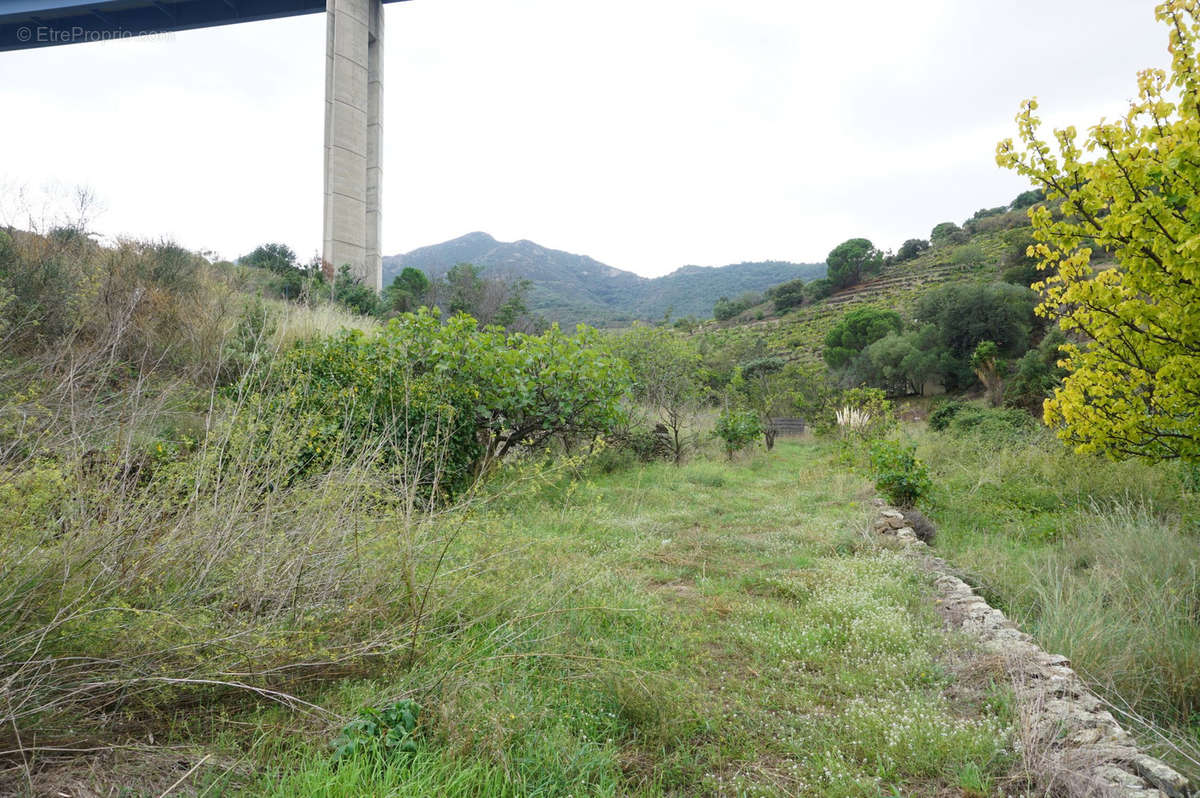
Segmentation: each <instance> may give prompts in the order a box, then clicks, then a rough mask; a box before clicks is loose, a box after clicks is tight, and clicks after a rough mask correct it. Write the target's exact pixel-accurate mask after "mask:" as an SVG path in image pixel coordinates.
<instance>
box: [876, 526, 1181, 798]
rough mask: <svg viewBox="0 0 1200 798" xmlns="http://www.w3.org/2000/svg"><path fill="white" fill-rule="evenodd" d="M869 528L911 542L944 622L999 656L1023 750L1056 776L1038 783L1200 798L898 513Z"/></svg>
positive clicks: (1063, 662) (1071, 791)
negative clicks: (1009, 681)
mask: <svg viewBox="0 0 1200 798" xmlns="http://www.w3.org/2000/svg"><path fill="white" fill-rule="evenodd" d="M874 530H875V533H876V534H880V535H885V536H891V537H895V538H896V539H897V540H899V541H901V542H903V543H905V544H906V545H908V546H909V547H911V548H910V551H911V552H912V553H913V554H914V556H917V557H919V558H920V559H921V561H922V564H923V565H924V567H925V568H926V569H928V570H929V571H930V572H931V573H933V574H934V576H935V585H936V587H937V591H938V598H937V602H938V609H939V611H940V613H941V615H942V617H943V618H944V619H945V621H946V624H947V626H949V627H951V628H954V629H961V630H963V631H965V632H968V633H970V634H972V635H974V636H975V637H977V638H978V639H979V641H980V643H981V645H982V647H983V648H984V649H985V650H987V651H989V652H991V653H993V654H996V655H998V656H999V657H1000V658H1001V659H1002V661H1003V662H1004V665H1005V668H1006V669H1007V671H1008V673H1009V674H1010V676H1011V677H1012V681H1013V688H1014V690H1015V691H1016V698H1017V703H1018V706H1019V709H1020V712H1021V715H1022V718H1023V725H1024V726H1025V728H1026V729H1027V730H1028V733H1027V734H1026V735H1025V736H1026V739H1024V740H1023V741H1022V742H1023V744H1024V745H1025V747H1026V751H1027V752H1028V751H1029V750H1030V748H1031V747H1032V749H1033V750H1034V752H1036V755H1037V758H1038V763H1039V767H1038V770H1039V773H1040V775H1041V776H1042V777H1043V778H1045V779H1048V780H1050V781H1053V782H1054V783H1053V784H1050V785H1043V786H1045V787H1047V788H1051V789H1054V790H1055V791H1056V792H1055V794H1058V793H1059V792H1061V793H1065V794H1066V795H1069V796H1072V797H1074V796H1081V797H1082V796H1098V797H1102V798H1109V797H1110V796H1111V798H1200V793H1197V792H1196V791H1195V790H1194V789H1193V788H1192V787H1191V786H1190V785H1189V784H1188V780H1187V779H1186V778H1184V777H1183V776H1182V775H1180V774H1179V773H1177V772H1175V771H1174V770H1173V769H1172V768H1171V767H1169V766H1168V765H1167V764H1165V763H1164V762H1162V761H1161V760H1158V759H1155V758H1153V757H1151V756H1147V755H1146V754H1144V753H1142V752H1141V751H1139V750H1138V748H1137V744H1136V743H1135V742H1134V740H1133V738H1132V737H1131V736H1130V735H1129V734H1128V732H1126V731H1125V730H1124V729H1122V728H1121V725H1120V724H1119V723H1117V720H1116V718H1114V717H1113V716H1112V713H1111V712H1109V711H1108V710H1107V709H1105V708H1104V703H1103V702H1102V701H1101V700H1100V699H1099V698H1098V697H1097V696H1096V695H1095V694H1094V693H1093V692H1092V691H1091V690H1089V689H1088V687H1087V686H1086V685H1085V684H1084V683H1083V680H1082V679H1080V678H1079V676H1078V675H1077V674H1076V673H1075V671H1074V670H1072V669H1071V666H1070V662H1068V660H1067V659H1066V658H1065V657H1062V656H1059V655H1056V654H1048V653H1046V652H1045V651H1043V650H1042V649H1041V648H1040V647H1039V646H1038V645H1037V644H1036V643H1035V642H1033V638H1031V637H1030V636H1029V635H1027V634H1025V633H1024V632H1022V631H1021V630H1019V629H1018V628H1017V627H1016V626H1015V625H1014V624H1013V623H1012V622H1011V621H1009V620H1008V619H1007V618H1006V617H1004V613H1003V612H1001V611H1000V610H997V609H995V608H993V607H991V606H989V605H988V603H987V602H986V601H984V600H983V598H981V597H980V596H979V595H978V594H977V593H975V591H974V590H972V589H971V586H970V585H968V584H967V583H966V582H964V581H962V580H961V579H959V578H958V577H957V576H955V575H954V574H953V573H952V572H951V568H950V566H949V564H947V562H946V561H945V560H943V559H941V558H940V557H934V556H933V555H932V554H930V553H929V549H928V547H927V546H926V545H925V544H924V543H922V542H921V541H919V540H917V537H916V533H915V532H914V531H913V529H912V527H910V526H909V525H908V524H907V522H906V521H905V519H904V514H903V513H901V512H900V511H899V510H895V509H892V508H887V507H884V508H882V509H880V510H879V514H878V516H877V517H876V519H875V522H874Z"/></svg>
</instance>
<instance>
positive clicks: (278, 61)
mask: <svg viewBox="0 0 1200 798" xmlns="http://www.w3.org/2000/svg"><path fill="white" fill-rule="evenodd" d="M1153 5H1154V3H1153V2H1152V0H1007V1H1006V2H1002V3H984V2H977V1H976V0H954V1H953V2H951V0H944V1H942V2H937V0H924V1H921V2H917V1H916V0H913V1H912V2H899V1H898V0H883V1H880V2H862V1H860V2H855V3H840V2H834V1H833V0H827V1H826V2H807V1H806V0H720V1H718V0H604V1H603V2H600V1H599V0H593V2H579V1H578V0H413V1H412V2H408V3H397V4H392V5H388V6H387V12H386V13H387V22H386V30H387V34H386V36H387V39H386V56H385V58H386V61H385V65H386V81H385V92H386V93H385V101H384V137H385V138H384V150H385V152H384V216H383V219H384V223H383V224H384V229H383V241H384V251H385V252H386V253H388V254H393V253H398V252H404V251H407V250H410V249H413V248H415V247H418V246H423V245H426V244H432V243H436V242H439V241H442V240H445V239H448V238H452V237H455V236H458V235H461V234H463V233H467V232H470V231H473V230H484V231H486V232H489V233H491V234H492V235H494V236H496V237H497V238H499V239H501V240H515V239H518V238H528V239H532V240H534V241H537V242H538V243H540V244H544V245H546V246H550V247H555V248H558V249H565V250H568V251H572V252H578V253H583V254H587V255H591V256H592V257H595V258H598V259H599V260H601V261H604V262H606V263H608V264H610V265H613V266H617V267H620V268H625V269H629V270H632V271H636V272H638V273H641V274H644V275H648V276H653V275H658V274H664V273H666V272H668V271H671V270H672V269H674V268H677V267H678V266H681V265H683V264H689V263H691V264H701V265H721V264H725V263H732V262H737V261H742V260H761V259H785V260H793V261H807V262H815V261H820V260H823V259H824V257H825V255H826V253H828V251H829V250H830V249H831V248H832V247H833V246H834V245H835V244H837V243H839V242H840V241H842V240H844V239H846V238H849V237H852V236H865V237H868V238H870V239H872V240H873V241H874V242H875V243H876V245H878V246H880V247H891V248H895V247H897V246H898V245H899V244H900V243H901V242H902V241H903V240H904V239H906V238H910V237H926V236H928V234H929V230H930V228H931V227H932V226H933V225H934V223H936V222H939V221H943V220H954V221H958V222H961V221H962V220H963V219H964V218H966V217H968V216H969V215H970V214H971V213H973V212H974V211H975V210H976V209H978V208H980V207H985V206H992V205H999V204H1003V203H1006V202H1008V201H1009V200H1010V199H1011V198H1012V197H1013V196H1015V195H1016V194H1017V193H1019V192H1020V191H1022V190H1024V189H1025V188H1026V187H1027V186H1025V185H1024V184H1023V183H1022V181H1021V180H1020V179H1019V178H1018V177H1016V176H1015V175H1013V174H1011V173H1008V172H1002V171H1000V170H999V169H998V168H997V167H996V166H995V164H994V161H993V154H994V149H995V144H996V141H997V140H998V139H1000V138H1002V137H1004V136H1008V135H1012V134H1013V132H1014V126H1013V123H1012V118H1013V116H1014V114H1015V113H1016V111H1017V107H1018V104H1019V102H1020V100H1021V99H1022V98H1024V97H1026V96H1030V95H1037V96H1038V98H1039V100H1040V102H1041V104H1042V108H1043V111H1044V112H1045V116H1046V119H1047V121H1048V123H1059V124H1063V123H1068V122H1070V123H1075V124H1077V125H1078V126H1079V128H1080V129H1081V130H1082V129H1084V128H1086V126H1088V125H1090V124H1092V123H1093V122H1095V121H1096V120H1097V119H1098V117H1100V116H1101V115H1108V116H1110V117H1111V116H1115V115H1117V114H1119V113H1121V112H1122V110H1123V109H1124V107H1125V105H1126V104H1127V101H1128V99H1129V98H1130V97H1132V96H1133V94H1134V91H1135V74H1136V71H1137V70H1138V69H1139V68H1144V67H1149V66H1166V65H1167V54H1166V33H1165V30H1164V29H1163V28H1161V26H1159V25H1158V24H1157V23H1155V22H1154V18H1153ZM324 38H325V21H324V17H323V15H320V14H318V15H312V16H305V17H297V18H291V19H284V20H275V21H270V22H262V23H253V24H246V25H234V26H226V27H221V28H210V29H206V30H200V31H189V32H185V33H179V34H175V35H174V36H173V37H170V38H168V39H165V40H162V39H156V40H147V41H123V42H110V43H94V44H80V45H71V46H65V47H54V48H49V49H43V50H33V51H23V52H16V53H0V109H3V118H4V121H3V123H2V124H0V192H3V193H2V194H0V212H2V213H5V214H7V215H8V217H9V218H8V219H0V222H5V221H7V222H8V223H16V224H22V222H23V220H22V219H21V218H12V217H13V216H14V214H15V213H19V211H14V207H15V206H16V205H17V204H18V203H16V201H15V196H16V194H15V191H16V190H17V189H18V188H20V187H24V188H25V189H27V190H28V191H29V192H30V194H31V195H32V196H34V197H36V198H39V199H36V200H35V202H34V205H36V206H37V207H38V208H41V207H42V204H43V200H42V199H40V198H44V197H45V196H47V194H49V195H54V194H55V193H56V192H58V191H60V190H62V189H69V188H71V187H73V186H76V185H84V186H88V187H90V188H92V189H93V190H94V191H95V192H96V194H97V195H98V196H99V197H100V199H101V201H102V207H103V208H104V212H103V213H102V214H101V215H100V216H99V217H98V218H97V219H96V220H95V223H94V227H95V228H96V229H97V230H99V231H101V232H103V233H105V234H108V235H118V234H123V235H133V236H138V237H154V238H158V237H163V236H165V237H170V238H173V239H174V240H176V241H177V242H178V243H180V244H183V245H184V246H187V247H190V248H193V249H210V250H213V251H215V252H217V253H218V254H220V255H222V256H225V257H234V256H236V255H238V254H242V253H245V252H247V251H249V250H250V249H252V248H253V247H254V246H256V245H257V244H259V243H262V242H264V241H284V242H286V243H288V244H290V245H291V246H292V247H294V248H295V249H296V250H297V252H298V253H299V254H300V255H301V256H302V257H308V256H310V255H312V254H313V253H314V252H316V251H317V250H318V248H319V247H320V242H321V204H322V175H321V168H322V146H323V138H322V137H323V112H324V106H323V92H324V54H325V41H324Z"/></svg>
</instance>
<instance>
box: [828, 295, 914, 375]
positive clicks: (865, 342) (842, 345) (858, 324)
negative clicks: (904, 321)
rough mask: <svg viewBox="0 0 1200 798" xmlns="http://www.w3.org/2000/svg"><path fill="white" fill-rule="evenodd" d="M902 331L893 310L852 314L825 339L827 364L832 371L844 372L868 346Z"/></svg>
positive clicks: (865, 309)
mask: <svg viewBox="0 0 1200 798" xmlns="http://www.w3.org/2000/svg"><path fill="white" fill-rule="evenodd" d="M900 327H901V321H900V314H899V313H897V312H896V311H894V310H883V309H881V308H858V309H856V310H852V311H850V312H849V313H847V314H846V315H845V316H842V318H841V319H840V320H839V321H838V323H837V324H835V325H833V327H832V328H830V330H829V332H828V333H827V334H826V335H825V351H824V353H823V354H824V357H825V362H826V363H828V364H829V367H830V368H835V369H839V368H844V367H846V366H848V365H849V364H850V362H851V361H852V360H854V358H855V357H857V356H858V353H859V352H861V351H862V350H863V349H865V348H866V347H867V346H869V345H870V344H873V343H875V342H876V341H878V340H879V339H880V338H883V337H884V336H885V335H887V334H888V333H898V332H900Z"/></svg>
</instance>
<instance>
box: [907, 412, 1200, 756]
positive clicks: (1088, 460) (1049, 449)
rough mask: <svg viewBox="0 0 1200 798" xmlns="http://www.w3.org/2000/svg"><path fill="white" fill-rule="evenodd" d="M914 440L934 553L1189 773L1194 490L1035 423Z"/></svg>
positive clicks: (1197, 665)
mask: <svg viewBox="0 0 1200 798" xmlns="http://www.w3.org/2000/svg"><path fill="white" fill-rule="evenodd" d="M917 440H918V442H919V444H920V446H919V455H920V456H921V458H922V459H923V460H924V461H925V462H926V463H928V464H929V465H930V467H931V469H932V470H933V472H934V481H935V483H936V488H937V490H936V495H935V497H934V501H933V505H934V506H933V507H932V508H931V512H930V515H931V517H932V518H933V519H934V520H935V522H936V523H937V525H938V540H937V542H938V547H939V548H940V549H941V550H942V552H943V556H947V557H948V559H949V560H950V561H951V562H953V563H954V564H955V565H956V566H957V567H959V568H962V569H964V570H965V571H966V572H967V574H968V579H969V580H970V581H971V582H972V583H973V584H976V585H978V586H979V587H980V589H981V592H983V593H984V594H985V595H986V596H987V598H988V599H989V600H990V601H991V602H992V603H993V604H995V605H996V606H999V607H1001V608H1002V609H1003V610H1004V611H1005V612H1006V613H1007V614H1008V615H1009V616H1010V617H1012V618H1013V619H1014V620H1016V621H1017V622H1018V623H1019V624H1020V625H1021V627H1022V628H1023V629H1025V630H1026V631H1028V632H1029V633H1031V634H1033V635H1034V636H1035V637H1036V638H1037V639H1038V641H1039V643H1040V644H1041V645H1042V646H1043V647H1044V648H1046V649H1048V650H1050V651H1053V652H1055V653H1060V654H1063V655H1065V656H1067V657H1069V658H1070V660H1071V662H1072V664H1073V666H1074V667H1075V668H1076V670H1078V671H1079V672H1080V673H1081V674H1083V675H1085V676H1086V677H1087V678H1088V680H1089V681H1090V682H1091V683H1092V684H1093V685H1094V686H1095V687H1096V688H1097V689H1098V691H1099V692H1100V694H1101V695H1102V696H1103V697H1105V698H1106V699H1107V700H1109V701H1110V702H1111V703H1112V704H1113V705H1114V711H1116V714H1118V715H1119V716H1120V717H1121V718H1122V720H1123V721H1124V722H1125V723H1126V724H1127V725H1128V726H1129V727H1130V728H1131V730H1132V731H1134V732H1136V733H1138V735H1139V736H1140V738H1141V740H1142V742H1143V743H1144V744H1145V745H1147V746H1148V747H1149V748H1150V749H1151V750H1153V751H1154V752H1156V753H1158V754H1161V755H1162V756H1164V758H1166V759H1168V760H1169V761H1170V762H1171V763H1172V764H1174V765H1176V766H1177V767H1178V768H1180V769H1181V770H1183V771H1184V772H1185V773H1191V774H1192V775H1193V776H1195V775H1197V774H1198V773H1200V570H1198V569H1200V564H1198V563H1200V524H1198V523H1197V519H1200V497H1198V496H1197V495H1195V494H1193V493H1189V492H1188V491H1187V489H1186V484H1187V480H1186V479H1185V474H1184V470H1183V469H1182V468H1181V467H1180V466H1178V464H1170V463H1168V464H1161V465H1149V464H1144V463H1137V462H1126V463H1113V462H1109V461H1106V460H1102V459H1099V458H1094V457H1084V456H1079V455H1075V454H1073V453H1071V452H1069V451H1067V450H1066V449H1064V448H1063V447H1062V446H1061V445H1060V444H1059V443H1058V442H1057V441H1055V440H1054V439H1053V437H1052V436H1051V435H1050V434H1049V433H1048V432H1047V431H1046V430H1044V429H1042V430H1035V431H1033V432H1031V433H1029V434H1026V435H1024V436H1020V435H1018V436H1016V437H1010V438H1005V439H1003V440H997V439H995V438H991V439H989V438H988V437H986V436H981V435H977V434H969V433H968V434H965V435H962V436H960V435H955V434H953V433H951V432H946V433H935V432H931V431H926V432H920V433H918V434H917Z"/></svg>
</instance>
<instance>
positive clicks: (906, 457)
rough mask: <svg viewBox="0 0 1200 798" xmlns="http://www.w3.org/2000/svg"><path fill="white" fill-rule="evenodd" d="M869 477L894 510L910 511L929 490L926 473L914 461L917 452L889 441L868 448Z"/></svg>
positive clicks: (926, 470)
mask: <svg viewBox="0 0 1200 798" xmlns="http://www.w3.org/2000/svg"><path fill="white" fill-rule="evenodd" d="M871 477H872V479H874V480H875V487H876V488H877V489H878V490H879V491H880V492H882V493H883V494H884V495H885V496H887V499H888V501H889V502H891V503H892V504H894V505H896V506H897V507H913V506H914V505H915V504H916V503H917V501H918V500H919V499H920V498H921V497H922V496H924V495H925V494H927V493H928V492H929V489H930V488H931V487H933V483H932V482H931V480H930V479H929V469H927V468H926V467H925V464H924V463H922V462H921V461H920V460H918V459H917V448H916V447H915V446H905V445H904V444H901V443H897V442H895V441H889V440H883V441H876V442H875V443H873V444H872V445H871Z"/></svg>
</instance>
